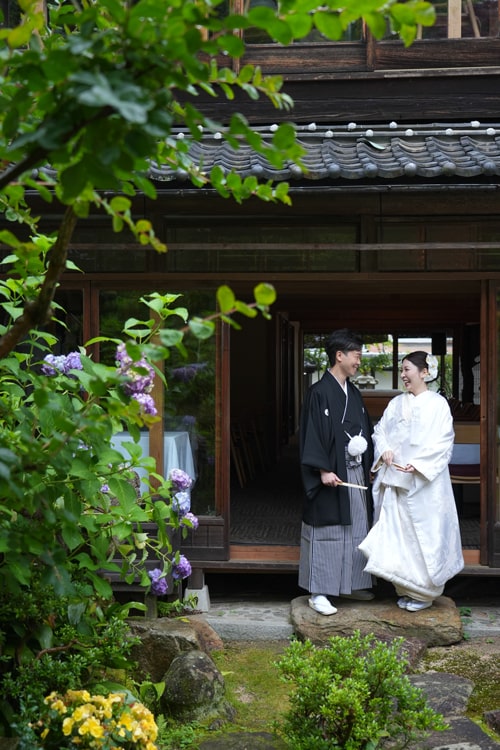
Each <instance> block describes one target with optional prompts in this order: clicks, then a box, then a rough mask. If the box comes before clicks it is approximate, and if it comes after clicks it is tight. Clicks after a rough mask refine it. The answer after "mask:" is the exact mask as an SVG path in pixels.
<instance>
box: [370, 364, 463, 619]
mask: <svg viewBox="0 0 500 750" xmlns="http://www.w3.org/2000/svg"><path fill="white" fill-rule="evenodd" d="M436 377H437V360H436V358H435V357H434V356H433V355H430V354H427V353H426V352H422V351H416V352H412V353H411V354H408V355H407V356H406V357H405V359H404V360H403V363H402V366H401V379H402V381H403V385H404V387H405V390H406V393H402V394H401V395H400V396H396V397H395V398H394V399H392V401H390V402H389V404H388V405H387V408H386V409H385V411H384V414H383V415H382V418H381V419H380V421H379V422H378V423H377V424H376V425H375V428H374V433H373V443H374V451H375V453H374V464H373V467H372V471H374V472H376V473H375V480H374V483H373V489H372V492H373V501H374V513H375V521H376V523H375V525H374V526H373V527H372V529H371V530H370V532H369V533H368V535H367V537H366V538H365V539H364V540H363V542H362V543H361V544H360V545H359V549H360V550H361V551H362V552H363V554H364V555H365V556H366V557H367V559H368V562H367V565H366V568H365V572H367V573H371V574H372V575H375V576H377V577H378V578H383V579H385V580H387V581H390V582H391V583H393V584H394V587H395V589H396V592H397V594H398V595H399V597H400V598H399V599H398V606H399V607H401V609H406V610H408V611H409V612H417V611H419V610H421V609H426V608H427V607H430V606H431V605H432V602H433V601H434V599H436V598H437V597H438V596H440V595H441V594H442V593H443V590H444V585H445V583H446V581H448V580H449V579H450V578H453V576H455V575H456V574H457V573H459V572H460V570H462V568H463V566H464V561H463V556H462V544H461V539H460V527H459V523H458V517H457V511H456V507H455V499H454V496H453V489H452V485H451V480H450V473H449V469H448V463H449V460H450V458H451V453H452V450H453V440H454V432H453V419H452V416H451V412H450V408H449V406H448V402H447V401H446V399H445V398H444V397H443V396H441V395H439V394H438V393H435V392H433V391H429V390H428V388H427V382H430V381H431V380H434V379H435V378H436Z"/></svg>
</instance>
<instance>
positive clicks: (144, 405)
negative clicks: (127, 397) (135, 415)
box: [132, 393, 158, 417]
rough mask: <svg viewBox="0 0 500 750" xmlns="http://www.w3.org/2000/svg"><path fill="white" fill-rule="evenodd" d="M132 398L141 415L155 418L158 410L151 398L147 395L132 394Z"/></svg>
mask: <svg viewBox="0 0 500 750" xmlns="http://www.w3.org/2000/svg"><path fill="white" fill-rule="evenodd" d="M132 398H133V399H135V401H137V402H138V404H139V406H140V407H141V412H142V413H143V414H150V415H151V416H152V417H156V415H157V414H158V410H157V408H156V406H155V402H154V399H153V397H152V396H150V395H149V393H134V395H133V396H132Z"/></svg>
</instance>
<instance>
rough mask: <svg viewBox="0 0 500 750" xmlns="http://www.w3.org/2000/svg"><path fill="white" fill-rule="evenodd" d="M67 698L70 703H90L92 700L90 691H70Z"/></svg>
mask: <svg viewBox="0 0 500 750" xmlns="http://www.w3.org/2000/svg"><path fill="white" fill-rule="evenodd" d="M65 697H66V699H67V700H68V701H69V702H70V703H78V702H80V703H88V702H89V701H90V700H91V695H90V693H89V691H88V690H68V691H67V692H66V696H65Z"/></svg>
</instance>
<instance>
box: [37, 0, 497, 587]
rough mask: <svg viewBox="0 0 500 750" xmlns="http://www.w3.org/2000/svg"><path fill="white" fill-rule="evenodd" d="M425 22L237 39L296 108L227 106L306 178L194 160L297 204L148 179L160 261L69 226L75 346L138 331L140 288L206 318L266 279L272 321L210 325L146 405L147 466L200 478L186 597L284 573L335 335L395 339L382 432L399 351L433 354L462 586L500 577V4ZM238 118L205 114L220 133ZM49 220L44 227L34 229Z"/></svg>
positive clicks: (217, 109)
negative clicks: (280, 138) (222, 583)
mask: <svg viewBox="0 0 500 750" xmlns="http://www.w3.org/2000/svg"><path fill="white" fill-rule="evenodd" d="M236 1H237V2H239V0H236ZM261 2H262V0H261ZM269 2H270V0H269ZM436 10H437V17H438V22H437V24H436V25H435V26H434V27H432V28H425V29H423V30H422V33H421V34H419V38H418V39H417V41H415V43H414V44H413V45H412V46H411V47H409V48H404V46H403V44H402V42H401V41H399V40H398V39H397V38H394V37H393V36H391V35H390V34H388V36H387V38H385V39H383V40H381V41H376V40H374V39H373V38H372V37H371V36H370V34H369V33H368V32H367V31H366V30H365V29H363V28H361V27H359V28H358V27H354V28H352V29H351V30H350V32H349V37H350V38H349V39H345V40H344V41H341V42H335V43H334V42H327V41H325V40H324V39H321V38H311V39H308V40H306V41H304V42H301V43H297V44H294V45H291V46H290V47H282V46H279V45H275V44H268V43H265V42H263V41H262V40H261V39H259V37H258V35H252V34H249V38H248V39H247V41H248V46H247V51H246V54H245V57H244V59H243V60H242V61H241V63H240V64H244V63H253V64H257V65H260V66H261V68H262V70H263V72H264V73H276V74H278V73H279V74H281V75H283V76H284V78H285V81H286V84H285V90H286V91H287V92H288V93H289V94H290V95H291V96H292V97H293V100H294V102H295V106H294V109H293V110H292V111H291V112H281V111H276V110H274V109H273V108H272V106H271V105H270V104H268V103H266V102H264V101H250V100H247V99H245V98H243V97H241V99H240V100H239V101H238V102H237V107H238V109H239V110H240V111H241V112H243V113H244V114H245V115H246V117H247V118H248V121H249V122H250V123H251V124H252V125H253V126H254V127H255V128H256V129H258V130H259V132H260V133H261V134H262V135H263V136H264V138H266V137H271V136H272V133H273V126H274V125H275V124H277V123H278V122H280V121H282V120H287V121H292V122H293V123H294V125H295V127H296V130H297V134H298V140H299V141H300V143H301V144H302V145H303V147H304V150H305V155H304V157H303V166H302V167H300V166H298V165H296V164H286V165H285V166H284V167H283V168H282V169H276V168H274V167H271V166H270V165H269V164H268V163H267V162H266V161H265V159H263V158H262V157H260V156H258V155H257V154H255V153H254V152H252V151H251V150H250V148H249V147H247V146H242V148H241V149H239V150H237V151H235V150H233V149H232V148H230V147H229V146H228V145H227V143H225V142H224V141H223V139H220V138H218V137H217V134H206V135H204V136H203V138H202V140H201V141H200V142H197V143H193V144H192V147H191V152H192V154H194V155H195V157H196V158H197V159H198V160H199V162H200V164H202V165H203V167H204V168H205V169H207V170H209V169H210V168H211V167H212V166H213V165H215V164H217V165H219V166H220V167H221V168H222V169H230V168H234V169H236V171H237V172H239V173H240V174H241V175H242V176H243V175H249V174H251V175H254V176H255V177H256V178H258V179H262V180H267V179H272V180H274V181H288V182H289V183H290V195H291V197H292V201H293V206H292V207H291V208H290V207H287V206H284V205H281V204H278V203H263V202H261V201H258V200H257V199H251V200H248V201H246V202H244V203H242V204H241V205H240V204H236V203H235V202H234V201H230V200H224V199H222V198H220V197H219V196H218V195H217V194H216V193H215V191H212V190H210V189H205V188H195V187H193V186H192V185H191V183H190V182H189V181H187V180H186V179H185V175H183V174H181V173H174V172H172V171H169V170H168V169H166V168H159V169H156V170H155V171H154V172H152V174H153V176H154V179H155V180H156V183H157V187H158V193H159V198H158V200H157V201H155V202H151V201H149V200H147V199H146V198H144V199H136V201H135V203H134V210H135V214H136V216H142V215H144V216H146V217H148V218H149V219H150V220H152V222H153V223H154V226H155V229H156V232H157V234H158V236H159V237H160V238H161V239H162V240H164V241H165V242H166V243H167V244H168V248H169V249H168V253H167V254H166V255H157V254H155V253H154V252H152V251H150V250H145V249H143V248H140V247H138V246H137V245H135V244H128V243H127V239H126V237H125V236H120V235H118V236H117V235H115V234H113V233H112V231H111V229H110V228H109V226H108V223H107V220H106V219H105V218H103V217H97V216H96V217H93V218H92V217H91V218H90V219H89V220H87V221H86V222H83V223H82V224H81V226H79V228H78V230H77V234H76V235H75V242H74V244H73V246H72V254H71V257H72V259H73V260H74V261H75V262H76V263H77V264H78V266H79V267H80V268H82V269H83V270H84V271H85V275H84V276H82V275H81V274H77V273H72V272H68V273H66V274H65V277H64V280H63V283H62V285H61V289H60V292H59V298H58V299H59V301H60V302H61V304H62V305H63V306H64V307H65V309H66V310H67V314H68V330H67V331H66V332H64V333H63V332H61V336H62V344H63V346H65V347H67V348H68V347H70V346H71V345H72V344H73V343H74V342H76V341H85V340H88V339H90V338H91V337H92V336H94V335H96V334H98V333H110V334H111V333H117V332H118V330H119V324H120V323H121V322H123V321H124V320H125V319H126V318H128V317H130V316H132V315H137V316H138V317H139V316H140V315H141V312H140V310H139V309H138V299H139V297H140V296H141V295H143V294H145V293H147V292H148V291H155V290H156V291H163V292H167V291H168V292H172V293H179V294H181V295H182V297H181V301H182V304H185V305H186V307H188V309H189V310H190V312H191V313H199V314H203V312H204V311H208V310H211V309H214V306H215V290H216V289H217V287H219V286H220V285H221V284H227V285H228V286H230V287H231V288H232V289H233V290H235V292H236V293H237V295H238V297H239V298H241V299H251V297H252V289H253V287H254V286H255V285H257V284H258V283H260V282H269V283H272V284H273V285H274V286H275V288H276V291H277V295H278V296H277V302H276V303H275V304H274V305H273V307H272V317H271V319H270V320H266V319H264V318H256V319H254V320H243V319H240V318H238V320H239V322H240V323H241V325H242V330H240V331H237V330H234V329H231V328H230V327H229V326H227V325H225V324H221V325H220V326H219V328H218V331H217V336H216V337H215V338H214V339H212V340H210V341H208V342H204V343H203V344H193V346H192V348H191V350H190V359H189V360H188V361H182V360H175V359H174V360H172V362H171V363H170V364H168V368H167V378H168V382H169V389H168V391H167V392H166V393H165V394H160V393H159V394H157V396H158V398H163V404H164V419H163V423H162V424H158V425H157V426H155V427H154V428H153V429H152V430H151V431H150V434H149V435H147V434H145V435H144V445H145V447H146V448H147V449H149V451H150V452H151V454H152V455H155V456H156V457H157V459H158V466H159V469H160V470H164V471H167V469H168V467H172V462H174V464H175V463H176V464H177V465H178V467H180V468H186V469H187V470H188V471H191V472H193V473H194V474H195V475H196V483H195V486H194V490H193V493H192V502H193V511H194V512H195V513H196V514H197V515H198V516H199V520H200V526H199V528H198V530H196V531H195V532H193V533H192V534H191V535H190V537H189V538H188V539H186V540H185V542H184V545H183V551H184V552H185V554H186V556H188V558H189V559H190V561H191V563H192V565H193V575H192V577H191V579H190V581H189V588H190V589H191V590H200V589H202V587H203V584H204V574H205V573H206V572H210V571H212V572H213V571H224V572H232V573H245V572H249V571H252V572H256V571H260V572H263V573H266V572H280V571H287V572H293V571H295V570H296V569H297V567H298V551H299V548H298V541H299V533H300V516H301V489H300V479H299V474H298V457H297V446H296V432H297V426H298V420H299V413H300V406H301V400H302V396H303V393H304V389H305V388H306V387H307V385H308V383H309V382H310V378H311V375H310V373H311V371H312V370H314V369H315V366H314V365H311V363H310V361H308V359H307V357H306V356H305V354H304V352H305V351H306V352H307V347H309V348H310V347H311V346H313V348H314V345H315V344H316V345H317V346H318V347H320V346H321V341H322V337H324V336H325V335H326V334H328V333H329V332H330V331H331V330H333V329H334V328H338V327H344V326H348V327H351V328H353V329H355V330H356V331H359V332H360V333H361V334H362V335H363V336H364V337H365V340H366V341H368V342H369V341H372V342H387V341H390V342H391V347H390V349H389V350H388V351H389V352H390V356H391V357H392V363H390V364H389V365H388V366H386V371H385V372H386V377H388V378H389V380H388V381H386V384H385V385H384V387H382V388H381V387H375V388H369V389H366V390H365V391H364V393H365V395H366V398H365V400H366V403H367V405H368V408H369V410H370V412H371V416H372V419H373V420H374V421H375V420H376V419H377V418H378V417H379V416H380V414H381V412H382V410H383V408H384V406H385V404H386V403H387V400H388V399H389V398H390V397H392V396H393V395H394V393H395V392H397V389H398V387H399V369H398V357H399V355H400V354H401V352H403V351H405V350H406V351H407V350H408V345H407V343H406V342H407V340H409V339H418V340H421V341H423V342H424V343H423V344H422V346H426V347H428V348H429V351H431V350H432V351H433V352H434V354H436V355H437V356H438V357H439V358H440V361H441V364H442V372H443V373H444V371H445V369H446V372H447V375H446V379H445V378H444V375H443V379H442V380H441V382H440V383H439V387H440V388H441V389H442V391H443V392H444V393H445V395H446V396H447V397H448V398H449V400H450V405H451V407H452V411H453V414H454V418H455V428H456V441H457V451H456V453H455V454H454V457H453V459H452V461H453V466H452V474H453V477H454V483H455V489H456V499H457V507H458V510H459V516H460V519H461V525H462V536H463V547H464V557H465V560H466V568H465V571H464V573H465V574H473V575H495V574H500V491H499V487H500V484H499V463H500V451H499V448H500V437H499V436H500V411H499V396H500V392H499V362H500V360H499V346H500V325H499V320H500V318H499V310H500V196H499V182H500V93H499V92H500V38H499V37H498V16H499V7H498V2H497V0H481V1H480V2H475V0H467V1H466V2H460V0H449V1H448V3H447V4H446V3H444V4H436ZM198 104H199V103H198ZM231 109H234V103H227V102H225V101H224V100H222V99H220V100H219V99H215V100H210V101H207V102H206V103H205V104H204V111H206V112H207V113H208V114H210V115H213V117H214V119H218V120H219V121H220V122H224V120H225V118H226V117H228V116H229V115H230V112H231ZM178 135H179V137H188V136H187V134H184V133H182V132H179V133H178ZM45 210H47V209H46V207H45ZM57 218H58V217H56V216H53V217H51V216H47V218H46V224H47V228H50V225H51V222H52V221H55V219H57ZM311 342H313V343H311ZM414 348H415V347H414ZM96 356H101V357H106V356H107V354H106V352H101V353H96ZM387 373H388V376H387ZM375 379H376V378H375ZM372 385H373V383H372ZM377 385H379V384H375V386H377ZM181 464H182V465H181Z"/></svg>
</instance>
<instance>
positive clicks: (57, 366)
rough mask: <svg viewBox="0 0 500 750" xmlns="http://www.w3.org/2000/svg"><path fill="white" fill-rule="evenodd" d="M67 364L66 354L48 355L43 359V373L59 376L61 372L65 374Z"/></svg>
mask: <svg viewBox="0 0 500 750" xmlns="http://www.w3.org/2000/svg"><path fill="white" fill-rule="evenodd" d="M65 362H66V357H65V356H64V354H58V355H55V354H47V355H46V356H45V357H44V358H43V364H42V368H41V369H42V372H43V374H44V375H57V373H59V372H64V363H65Z"/></svg>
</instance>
